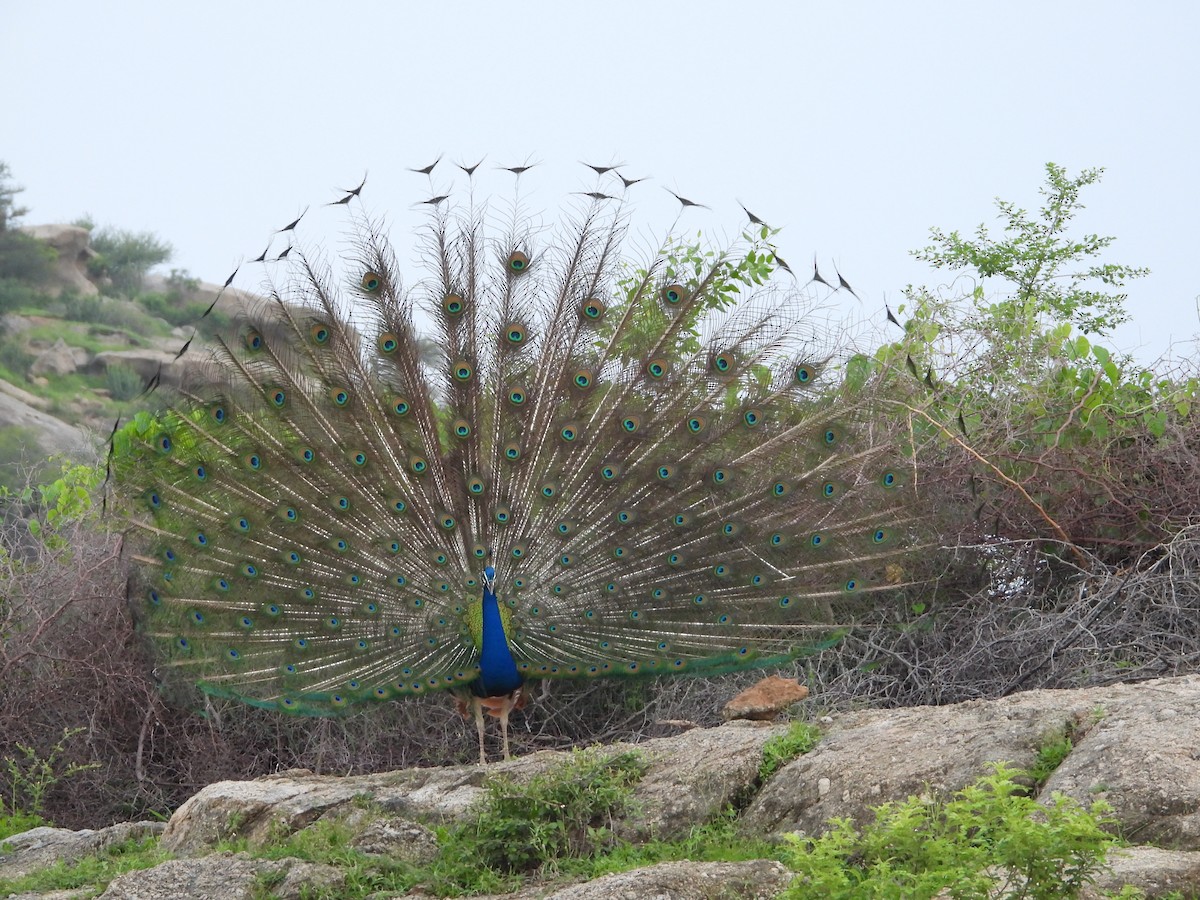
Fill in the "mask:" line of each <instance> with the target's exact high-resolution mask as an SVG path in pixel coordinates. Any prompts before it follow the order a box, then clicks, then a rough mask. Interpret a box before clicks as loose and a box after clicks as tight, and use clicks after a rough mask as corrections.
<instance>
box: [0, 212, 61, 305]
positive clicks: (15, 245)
mask: <svg viewBox="0 0 1200 900" xmlns="http://www.w3.org/2000/svg"><path fill="white" fill-rule="evenodd" d="M55 259H57V254H56V253H55V251H54V248H53V247H51V246H50V245H49V244H47V243H46V242H45V241H39V240H38V239H37V238H35V237H33V236H32V235H28V234H25V232H23V231H14V230H12V229H9V230H7V231H5V230H3V229H0V285H2V287H0V310H8V309H15V308H16V307H17V306H21V305H24V303H25V296H24V295H23V294H22V292H21V290H20V289H19V288H18V287H17V285H24V286H25V288H26V290H27V291H29V292H32V293H33V294H34V295H35V296H36V291H34V288H35V287H36V286H37V285H38V284H41V283H42V282H44V281H46V279H47V278H48V277H49V276H50V273H51V272H52V271H53V270H54V260H55ZM14 282H15V283H14Z"/></svg>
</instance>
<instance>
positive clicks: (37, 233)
mask: <svg viewBox="0 0 1200 900" xmlns="http://www.w3.org/2000/svg"><path fill="white" fill-rule="evenodd" d="M21 231H23V232H25V233H26V234H28V235H30V236H31V237H35V238H37V239H38V240H39V241H43V242H44V243H47V244H49V245H50V246H51V247H53V248H54V251H55V253H57V254H58V258H57V259H56V260H55V263H54V272H53V275H52V278H51V281H50V283H49V284H48V285H46V286H45V287H44V290H46V292H47V293H49V294H51V295H52V296H58V295H59V294H60V293H62V291H64V290H72V291H75V292H76V293H79V294H83V295H84V296H88V297H90V296H95V295H96V294H98V293H100V289H99V288H97V287H96V285H94V284H92V282H91V281H90V280H89V279H88V274H87V266H88V260H90V259H91V258H92V257H94V256H95V255H96V251H95V250H93V249H92V248H91V234H90V233H89V232H88V230H87V229H86V228H80V227H79V226H78V225H30V226H28V227H25V228H22V229H21Z"/></svg>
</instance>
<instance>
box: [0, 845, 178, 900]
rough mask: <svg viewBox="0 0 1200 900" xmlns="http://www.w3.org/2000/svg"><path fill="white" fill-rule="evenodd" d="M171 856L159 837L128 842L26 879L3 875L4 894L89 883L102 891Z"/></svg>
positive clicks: (0, 891)
mask: <svg viewBox="0 0 1200 900" xmlns="http://www.w3.org/2000/svg"><path fill="white" fill-rule="evenodd" d="M170 858H171V854H169V853H167V851H165V850H163V849H161V848H160V847H159V845H158V838H157V837H148V838H143V839H141V840H129V841H124V842H122V843H120V844H114V845H113V846H111V847H109V848H108V849H107V850H106V851H104V852H103V853H98V854H95V855H94V856H85V857H83V858H82V859H79V860H77V861H76V862H73V863H62V862H59V863H55V864H54V865H52V866H50V867H48V868H45V869H39V870H38V871H36V872H33V873H32V874H29V875H26V876H25V877H23V878H7V879H5V878H0V897H7V896H8V895H9V894H21V893H37V892H46V891H64V890H70V889H74V888H83V887H89V886H92V887H95V889H96V893H97V894H99V893H100V891H102V890H103V889H104V887H105V886H106V885H107V884H108V883H109V882H110V881H112V880H113V879H114V878H116V877H117V876H118V875H122V874H124V873H125V872H132V871H134V870H135V869H149V868H151V867H153V866H157V865H158V864H159V863H161V862H166V861H167V860H168V859H170Z"/></svg>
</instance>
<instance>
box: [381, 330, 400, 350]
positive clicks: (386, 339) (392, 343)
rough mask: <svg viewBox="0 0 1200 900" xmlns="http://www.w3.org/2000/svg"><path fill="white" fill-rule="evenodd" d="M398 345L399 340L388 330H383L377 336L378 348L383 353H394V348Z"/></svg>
mask: <svg viewBox="0 0 1200 900" xmlns="http://www.w3.org/2000/svg"><path fill="white" fill-rule="evenodd" d="M399 346H400V342H399V341H398V340H396V336H395V335H394V334H392V333H391V332H390V331H385V332H384V333H383V334H381V335H380V336H379V349H380V351H381V352H383V353H395V352H396V348H397V347H399Z"/></svg>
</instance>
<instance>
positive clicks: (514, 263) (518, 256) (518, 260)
mask: <svg viewBox="0 0 1200 900" xmlns="http://www.w3.org/2000/svg"><path fill="white" fill-rule="evenodd" d="M528 269H529V255H528V254H526V253H523V252H521V251H520V250H514V251H513V252H512V253H510V254H508V271H510V272H512V273H513V274H514V275H520V274H522V273H523V272H525V271H527V270H528Z"/></svg>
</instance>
